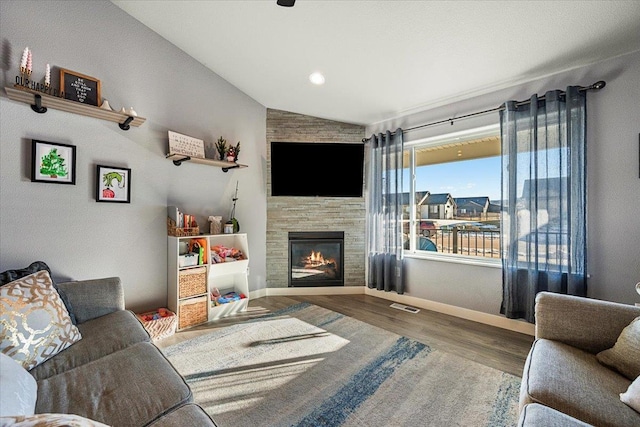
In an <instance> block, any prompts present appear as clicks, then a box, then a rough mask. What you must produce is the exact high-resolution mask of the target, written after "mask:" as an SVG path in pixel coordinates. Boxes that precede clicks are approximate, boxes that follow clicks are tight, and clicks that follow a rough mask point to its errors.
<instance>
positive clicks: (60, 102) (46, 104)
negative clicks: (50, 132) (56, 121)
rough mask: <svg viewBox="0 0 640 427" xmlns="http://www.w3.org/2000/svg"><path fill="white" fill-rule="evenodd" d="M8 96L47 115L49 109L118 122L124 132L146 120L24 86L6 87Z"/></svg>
mask: <svg viewBox="0 0 640 427" xmlns="http://www.w3.org/2000/svg"><path fill="white" fill-rule="evenodd" d="M4 89H5V91H6V92H7V96H8V97H9V99H12V100H14V101H18V102H23V103H25V104H29V105H31V109H32V110H33V111H35V112H37V113H45V112H46V111H47V108H53V109H54V110H61V111H66V112H68V113H74V114H80V115H82V116H87V117H94V118H96V119H101V120H107V121H110V122H116V123H118V125H119V126H120V129H122V130H129V127H130V126H136V127H138V126H140V125H142V124H143V123H144V121H145V120H146V119H145V118H144V117H131V116H128V115H126V114H123V113H119V112H117V111H111V110H105V109H104V108H100V107H96V106H94V105H87V104H82V103H79V102H76V101H69V100H67V99H64V98H59V97H57V96H51V95H47V94H45V93H42V92H38V91H35V90H31V89H28V88H25V87H22V86H14V87H5V88H4Z"/></svg>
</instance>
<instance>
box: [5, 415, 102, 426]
mask: <svg viewBox="0 0 640 427" xmlns="http://www.w3.org/2000/svg"><path fill="white" fill-rule="evenodd" d="M0 426H2V427H9V426H11V427H109V426H107V425H106V424H102V423H99V422H97V421H94V420H90V419H89V418H84V417H81V416H79V415H73V414H36V415H31V416H28V417H24V416H15V417H0Z"/></svg>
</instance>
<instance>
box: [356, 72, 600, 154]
mask: <svg viewBox="0 0 640 427" xmlns="http://www.w3.org/2000/svg"><path fill="white" fill-rule="evenodd" d="M606 85H607V83H606V82H605V81H604V80H600V81H597V82H595V83H594V84H592V85H590V86H579V87H578V91H580V92H586V91H589V90H600V89H602V88H603V87H605V86H606ZM561 92H562V94H564V93H565V92H564V91H561ZM538 99H542V100H543V99H545V95H542V96H540V97H538ZM530 103H531V100H530V99H528V100H526V101H519V102H516V106H518V107H519V106H521V105H528V104H530ZM504 109H505V106H504V104H502V105H501V106H499V107H495V108H490V109H488V110H483V111H477V112H475V113H469V114H465V115H464V116H458V117H452V118H450V119H445V120H438V121H437V122H431V123H427V124H424V125H419V126H414V127H411V128H408V129H403V130H402V133H405V132H410V131H412V130H416V129H422V128H425V127H429V126H435V125H440V124H442V123H451V125H453V122H454V121H456V120H461V119H467V118H469V117H474V116H480V115H482V114H487V113H493V112H495V111H501V110H504ZM393 134H395V132H391V135H393ZM369 140H371V138H362V142H369Z"/></svg>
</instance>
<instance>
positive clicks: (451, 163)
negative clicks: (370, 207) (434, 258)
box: [403, 125, 502, 263]
mask: <svg viewBox="0 0 640 427" xmlns="http://www.w3.org/2000/svg"><path fill="white" fill-rule="evenodd" d="M404 166H405V177H404V183H405V188H404V191H406V193H405V194H406V197H404V198H403V200H405V201H406V202H407V205H406V206H405V209H404V210H403V212H404V213H405V216H404V218H403V221H404V224H405V227H404V230H405V244H404V247H405V250H407V251H408V253H415V254H421V255H430V254H434V253H438V257H442V256H446V257H455V258H457V259H465V258H466V259H475V260H479V259H482V260H493V261H494V262H496V263H497V261H499V260H500V254H501V253H500V212H501V181H500V180H501V170H502V166H501V157H500V128H499V126H498V125H495V126H488V127H485V128H480V129H474V130H472V131H465V132H457V133H455V134H449V135H443V136H440V137H436V138H428V139H424V140H420V141H412V142H407V143H405V161H404Z"/></svg>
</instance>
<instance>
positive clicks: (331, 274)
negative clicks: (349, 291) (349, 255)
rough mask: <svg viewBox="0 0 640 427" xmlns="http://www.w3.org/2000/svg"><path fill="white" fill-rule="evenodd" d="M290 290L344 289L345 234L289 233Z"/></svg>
mask: <svg viewBox="0 0 640 427" xmlns="http://www.w3.org/2000/svg"><path fill="white" fill-rule="evenodd" d="M288 235H289V271H288V276H289V287H306V286H344V232H343V231H311V232H289V234H288Z"/></svg>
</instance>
